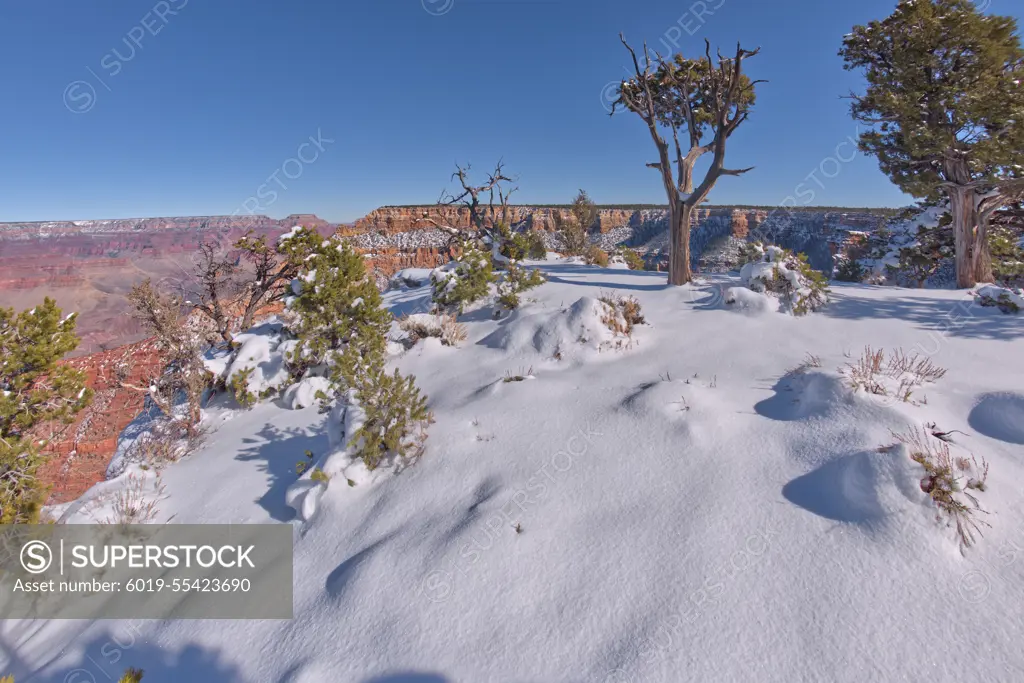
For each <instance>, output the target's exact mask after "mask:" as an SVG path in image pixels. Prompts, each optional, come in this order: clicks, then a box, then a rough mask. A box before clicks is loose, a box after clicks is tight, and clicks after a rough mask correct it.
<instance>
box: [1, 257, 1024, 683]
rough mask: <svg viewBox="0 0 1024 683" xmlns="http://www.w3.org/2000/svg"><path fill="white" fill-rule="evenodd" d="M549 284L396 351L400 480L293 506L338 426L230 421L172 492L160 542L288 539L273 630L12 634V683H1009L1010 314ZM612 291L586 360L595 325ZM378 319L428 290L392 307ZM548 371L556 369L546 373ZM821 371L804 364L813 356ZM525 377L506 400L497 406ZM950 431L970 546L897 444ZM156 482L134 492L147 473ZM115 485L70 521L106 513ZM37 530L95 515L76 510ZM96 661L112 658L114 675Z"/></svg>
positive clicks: (849, 299) (44, 626)
mask: <svg viewBox="0 0 1024 683" xmlns="http://www.w3.org/2000/svg"><path fill="white" fill-rule="evenodd" d="M533 265H538V266H539V267H541V268H542V269H543V270H545V271H546V272H547V275H548V278H549V282H548V283H546V284H544V285H542V286H541V287H539V288H537V289H535V290H532V291H531V292H529V295H528V297H527V298H528V300H527V301H526V302H525V303H524V304H523V306H522V307H521V308H520V309H519V310H517V311H515V312H514V313H512V314H511V315H509V316H506V317H503V318H501V319H499V320H494V319H493V317H492V315H491V314H492V309H491V308H490V307H489V306H483V307H480V308H478V309H476V310H473V311H470V312H468V313H467V314H466V315H465V316H463V321H464V322H465V324H466V327H467V330H468V339H467V340H466V341H465V342H463V343H462V344H461V345H460V346H459V347H456V348H453V347H447V346H441V345H440V344H439V343H438V342H437V340H435V339H427V340H423V341H420V342H418V343H417V344H416V345H415V346H413V347H412V348H411V349H409V350H406V351H403V352H401V353H397V352H396V353H395V354H394V355H393V356H392V358H391V361H390V362H391V363H393V364H394V366H396V367H398V368H400V369H401V370H402V371H403V372H406V373H412V374H414V375H415V376H416V378H417V383H418V384H419V386H420V387H421V388H422V389H423V391H424V392H425V393H426V394H427V395H428V396H429V397H430V408H431V409H432V410H433V412H434V415H435V418H436V423H435V424H434V425H432V427H431V429H430V436H429V438H428V440H427V442H426V443H427V447H426V451H425V453H424V454H423V456H422V457H421V458H420V459H419V460H418V461H417V462H416V463H415V464H414V465H413V466H411V467H408V468H406V469H404V470H403V471H402V472H401V473H398V474H396V473H394V472H391V471H386V470H377V471H375V472H373V473H363V475H364V476H361V477H359V478H358V483H357V485H356V486H354V487H350V486H347V485H345V481H344V479H343V478H340V477H338V476H335V478H334V479H332V480H331V482H330V484H329V486H328V487H327V489H326V491H325V492H324V494H323V496H322V498H321V500H320V501H319V505H318V507H317V509H316V511H315V514H312V515H301V516H300V515H296V511H295V510H293V509H292V508H291V507H290V505H289V504H288V498H287V493H288V491H289V487H292V486H293V485H294V484H295V482H296V480H297V479H298V478H299V477H298V475H297V474H296V462H297V461H299V460H301V459H302V458H303V453H304V451H305V450H307V449H309V450H311V451H313V452H314V453H315V454H321V453H323V452H324V451H326V450H327V449H328V447H329V436H328V432H330V430H331V425H330V424H328V423H329V421H330V419H331V418H330V416H329V415H325V414H321V413H319V412H318V411H317V409H316V408H315V407H311V408H306V409H302V410H289V409H288V408H287V407H285V405H284V403H283V402H282V401H281V400H279V399H275V400H268V401H265V402H263V403H261V404H260V405H258V406H256V407H255V408H253V409H252V410H242V409H240V408H238V407H237V406H233V405H229V404H227V403H221V404H217V405H214V406H212V407H211V408H210V409H209V410H208V411H207V414H206V416H205V420H206V424H207V426H208V428H209V430H210V433H209V436H208V439H207V441H206V443H205V445H204V446H203V448H202V450H201V451H199V452H197V453H195V454H193V455H192V456H190V457H188V458H187V459H185V460H182V461H180V462H178V463H175V464H173V465H171V466H169V467H167V468H166V470H164V472H163V475H162V479H163V483H164V485H165V487H166V488H165V489H164V493H163V498H162V499H161V500H160V501H159V503H158V507H159V511H160V512H159V516H158V518H157V520H156V521H161V520H166V519H169V518H172V517H173V519H174V521H175V522H176V523H190V522H202V523H257V522H259V523H275V524H289V525H292V526H293V527H294V539H295V541H294V542H295V555H294V576H295V580H294V619H292V620H290V621H264V622H246V621H208V622H195V621H192V622H190V621H143V622H127V621H95V622H76V621H67V622H42V621H40V622H25V621H20V622H15V621H4V622H2V625H0V673H6V672H11V673H13V674H14V675H15V677H16V680H17V681H18V683H37V682H38V683H59V682H64V683H85V682H89V681H93V682H94V681H105V680H113V679H114V678H116V676H114V674H115V672H116V673H117V674H119V673H120V672H121V671H123V670H124V668H125V667H127V666H136V667H141V668H143V669H144V670H145V680H146V683H171V682H174V683H180V682H181V681H218V682H220V683H242V682H252V683H268V682H272V683H320V682H322V681H328V680H329V681H346V682H348V681H352V682H355V683H371V682H372V683H385V682H389V683H399V682H406V683H479V682H481V681H503V682H518V683H527V682H533V683H540V682H546V683H554V682H556V681H557V682H567V683H568V682H580V683H583V682H588V683H625V682H632V681H636V682H640V681H655V682H657V681H665V682H673V683H674V682H677V681H681V680H694V681H787V682H798V681H808V682H811V681H815V682H817V681H830V682H837V683H838V682H845V681H849V682H851V683H853V682H855V681H856V682H858V683H859V682H862V681H886V682H888V681H921V680H927V681H933V682H935V681H940V682H945V681H949V682H950V683H952V682H954V681H962V680H992V681H1012V680H1024V653H1022V652H1021V649H1020V647H1019V642H1020V635H1021V633H1022V632H1024V613H1022V612H1021V610H1020V608H1019V606H1020V604H1021V601H1022V599H1024V557H1022V556H1021V555H1022V553H1024V488H1022V487H1021V485H1020V482H1021V481H1024V427H1022V425H1024V393H1022V389H1021V388H1022V387H1024V370H1022V367H1021V364H1020V350H1021V345H1022V340H1024V319H1022V318H1021V317H1020V316H1012V315H1003V314H1001V313H999V312H998V311H997V310H995V309H991V308H980V307H977V306H975V305H974V304H973V303H972V299H971V298H970V296H969V295H968V294H967V293H966V292H963V291H939V290H907V289H900V288H894V287H885V288H883V287H872V286H866V285H838V286H834V287H833V299H834V300H833V302H832V303H831V305H829V306H828V307H827V308H825V309H823V310H822V311H820V312H818V313H814V314H811V315H808V316H805V317H802V318H794V317H791V316H787V315H782V314H778V313H756V312H754V311H752V310H734V309H733V308H731V307H729V306H727V305H725V303H724V297H723V292H724V291H725V289H726V288H727V287H728V286H730V285H732V284H734V279H733V278H731V277H730V276H727V275H721V276H714V277H713V278H709V279H705V280H703V281H701V282H699V283H696V284H693V285H688V286H685V287H678V288H673V287H667V286H666V284H665V277H664V275H662V274H658V273H651V272H639V271H626V270H617V269H600V268H595V267H589V266H581V265H577V264H573V263H567V262H565V261H557V260H551V261H548V262H542V263H536V264H533ZM610 293H616V294H622V295H633V296H635V297H637V299H639V301H640V302H641V303H642V305H643V313H644V315H645V317H646V322H647V324H645V325H641V326H638V327H637V328H636V329H635V331H634V334H633V338H632V340H631V341H629V342H627V343H625V344H622V345H620V344H617V343H616V344H604V343H602V341H608V340H603V338H602V333H601V332H600V330H596V329H593V327H592V324H593V320H592V319H591V318H589V317H588V316H587V315H586V311H587V310H588V307H590V306H591V303H592V301H593V300H594V299H596V298H597V297H599V296H602V295H604V294H610ZM385 299H386V304H387V305H388V306H389V307H390V308H391V309H392V310H393V311H394V312H395V313H396V314H399V315H400V314H404V313H412V312H420V311H425V310H427V309H428V307H429V303H430V301H429V291H427V288H410V289H401V290H393V291H390V292H388V293H387V294H386V296H385ZM867 345H870V346H872V347H874V348H878V349H885V350H887V351H892V350H895V349H899V348H902V349H903V350H904V351H905V352H907V353H908V354H912V353H919V354H922V355H924V356H927V357H928V358H929V359H930V360H931V361H932V362H934V363H935V364H937V365H938V366H941V367H942V368H945V369H946V370H947V372H946V374H945V376H944V377H942V378H940V379H938V380H937V381H936V382H934V383H927V384H924V385H923V386H921V387H919V388H918V389H917V390H916V391H915V392H914V395H913V397H912V399H913V400H912V402H903V401H900V400H893V399H892V398H891V397H886V396H879V395H873V394H865V393H864V392H854V391H853V390H852V389H851V388H850V387H849V386H848V382H847V379H846V377H845V376H844V375H843V374H842V373H841V372H840V369H841V368H844V367H845V366H846V365H847V364H848V363H853V362H856V359H857V358H859V357H860V355H861V353H862V351H863V349H864V347H865V346H867ZM555 351H558V353H557V356H558V357H559V359H557V360H556V358H555V355H556V354H555V353H554V352H555ZM809 354H810V355H811V356H814V357H816V358H817V359H818V362H814V361H812V362H805V361H807V360H808V357H809V356H808V355H809ZM509 376H522V377H523V379H522V381H504V379H505V378H506V377H509ZM926 424H934V425H936V427H935V429H941V430H944V431H947V432H952V430H958V433H956V434H955V438H954V443H953V444H952V445H951V448H953V450H954V452H955V453H956V454H958V455H962V456H964V457H969V455H973V456H975V457H976V458H977V459H978V460H979V461H980V460H982V459H984V460H985V461H987V462H988V463H989V465H990V468H991V469H990V474H989V477H988V482H987V483H988V486H987V489H986V490H985V491H984V492H980V493H979V494H978V497H979V500H980V503H981V506H982V507H983V508H984V509H985V510H986V511H987V514H983V513H977V514H978V517H979V518H981V519H983V520H984V521H985V522H987V523H988V524H990V525H991V526H990V527H983V532H984V536H983V537H981V538H979V539H978V542H977V544H976V545H975V546H973V547H971V548H969V549H966V551H963V552H961V549H960V547H959V544H958V542H957V539H956V535H955V533H954V531H953V530H952V529H951V528H949V527H948V526H947V525H946V524H945V522H944V521H940V520H937V517H936V512H937V510H936V507H935V506H934V504H933V503H932V501H931V499H930V498H929V497H928V496H927V495H926V494H925V493H924V492H923V491H922V489H921V486H920V480H921V478H922V477H923V476H924V469H923V468H922V467H921V466H920V465H918V464H917V463H915V462H914V461H912V460H911V459H910V458H909V456H908V453H907V451H906V449H904V448H899V447H897V448H885V449H882V450H880V447H888V446H892V445H893V444H894V443H896V439H895V438H894V436H893V434H892V431H895V432H906V431H907V430H908V429H911V428H919V429H920V428H924V426H925V425H926ZM141 474H142V475H143V476H153V474H152V472H149V473H141ZM125 476H127V475H124V476H122V477H121V478H117V479H113V480H111V481H108V482H105V483H103V484H100V485H97V487H95V488H93V489H92V490H91V491H90V492H89V493H87V494H86V496H85V499H89V498H93V497H96V496H102V495H110V494H111V492H112V491H114V490H116V489H117V487H120V486H123V485H124V484H125ZM81 502H82V501H79V502H78V503H77V504H71V505H70V506H65V507H62V508H60V509H57V510H55V511H54V512H55V513H56V514H63V515H65V520H66V521H70V522H88V521H91V518H90V515H91V514H93V513H89V512H87V510H88V509H89V506H85V505H81ZM115 658H116V659H115Z"/></svg>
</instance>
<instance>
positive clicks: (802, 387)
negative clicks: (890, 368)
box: [754, 372, 851, 421]
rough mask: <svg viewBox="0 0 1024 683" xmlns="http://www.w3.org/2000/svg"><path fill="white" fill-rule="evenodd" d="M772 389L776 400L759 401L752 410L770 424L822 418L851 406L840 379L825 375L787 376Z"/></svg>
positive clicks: (822, 373) (835, 376) (844, 386)
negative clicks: (777, 421) (847, 405)
mask: <svg viewBox="0 0 1024 683" xmlns="http://www.w3.org/2000/svg"><path fill="white" fill-rule="evenodd" d="M772 388H773V390H774V391H775V396H773V397H771V398H768V399H765V400H764V401H761V402H760V403H758V404H757V405H755V406H754V410H755V411H756V412H757V413H758V414H759V415H762V416H764V417H767V418H770V419H773V420H781V421H791V420H805V419H808V418H816V417H823V416H825V415H829V414H831V413H834V412H836V411H837V410H838V409H839V408H840V407H841V406H843V405H846V404H849V403H850V402H851V394H850V391H849V389H848V388H847V387H846V385H845V384H844V383H843V379H842V378H841V377H839V376H837V375H832V374H829V373H827V372H793V373H789V374H787V375H785V376H783V377H782V378H781V379H780V380H779V381H778V382H777V383H776V384H775V386H774V387H772Z"/></svg>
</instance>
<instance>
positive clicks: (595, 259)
mask: <svg viewBox="0 0 1024 683" xmlns="http://www.w3.org/2000/svg"><path fill="white" fill-rule="evenodd" d="M583 258H584V260H586V262H587V263H588V264H589V265H591V266H600V267H602V268H604V267H606V266H607V265H608V252H606V251H605V250H604V249H602V248H600V247H598V246H596V245H590V246H589V247H587V250H586V251H585V252H583Z"/></svg>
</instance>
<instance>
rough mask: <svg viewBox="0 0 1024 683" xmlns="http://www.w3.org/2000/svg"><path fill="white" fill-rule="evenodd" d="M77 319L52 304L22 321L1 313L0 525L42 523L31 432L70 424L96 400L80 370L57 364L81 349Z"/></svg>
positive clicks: (38, 461)
mask: <svg viewBox="0 0 1024 683" xmlns="http://www.w3.org/2000/svg"><path fill="white" fill-rule="evenodd" d="M75 318H76V315H75V314H72V315H69V316H67V317H62V316H61V310H60V309H59V308H57V304H56V302H54V301H53V300H52V299H49V298H47V299H46V300H45V301H44V302H43V304H42V305H41V306H36V307H35V308H33V309H31V310H28V311H23V312H21V313H18V314H17V315H16V314H15V313H14V310H13V309H3V308H0V523H3V524H28V523H34V522H36V521H38V519H39V508H40V506H41V505H42V503H43V496H44V493H45V492H44V491H43V490H42V486H41V484H40V482H39V481H38V480H37V479H36V471H37V469H38V468H39V465H40V464H42V462H43V456H42V454H41V453H40V448H39V447H40V446H41V445H42V444H40V443H39V442H38V441H37V440H36V439H37V438H38V437H35V438H33V435H32V430H33V428H34V427H37V426H39V425H42V424H44V423H47V422H51V421H63V422H69V421H70V420H71V418H72V416H73V415H74V414H75V413H77V412H78V411H80V410H81V409H82V408H84V407H85V406H86V405H87V404H88V402H89V399H90V398H91V397H92V392H91V391H90V390H88V389H86V388H85V376H84V374H83V373H82V372H81V371H80V370H76V369H74V368H72V367H70V366H67V365H62V364H58V361H59V360H60V359H61V358H62V357H63V356H64V355H65V354H67V353H69V352H71V351H74V350H75V348H77V347H78V341H79V340H78V336H77V335H76V334H75Z"/></svg>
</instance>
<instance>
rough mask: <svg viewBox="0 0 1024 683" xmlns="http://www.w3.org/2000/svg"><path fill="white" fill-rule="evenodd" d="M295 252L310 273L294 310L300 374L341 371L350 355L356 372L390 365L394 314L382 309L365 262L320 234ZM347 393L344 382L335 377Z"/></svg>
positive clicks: (344, 245) (295, 355) (296, 360)
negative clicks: (387, 355) (343, 356)
mask: <svg viewBox="0 0 1024 683" xmlns="http://www.w3.org/2000/svg"><path fill="white" fill-rule="evenodd" d="M302 239H303V240H304V241H305V242H304V244H305V246H300V243H299V242H298V241H296V242H295V243H294V244H292V241H291V240H289V244H290V245H291V246H290V247H289V248H290V249H291V250H292V253H293V254H301V253H303V252H304V250H305V248H306V247H309V249H310V252H311V253H310V254H308V258H305V257H303V258H304V261H305V267H306V270H305V272H304V273H302V274H300V276H299V282H301V287H300V288H299V293H298V295H297V296H296V297H295V298H294V299H293V300H292V301H291V303H290V305H289V308H290V310H291V312H292V313H293V314H295V316H296V322H295V324H293V325H292V326H291V331H292V332H293V333H294V334H295V335H296V336H297V337H298V345H297V347H296V348H295V351H294V352H293V354H292V358H291V362H292V364H293V366H294V368H295V370H296V373H297V374H300V375H301V374H302V373H303V372H305V370H306V369H307V368H309V367H311V366H317V365H327V366H332V367H337V365H338V360H339V355H340V353H342V352H346V353H347V354H348V356H349V360H350V362H351V363H352V366H353V367H363V366H365V367H373V368H376V367H379V366H381V365H382V364H383V362H384V351H385V335H386V334H387V332H388V328H389V327H390V325H391V313H390V312H389V311H387V310H386V309H384V308H382V307H381V296H380V292H379V291H378V290H377V286H376V284H375V283H374V282H373V280H372V279H370V278H369V277H368V276H367V273H366V266H365V263H364V259H363V257H362V256H360V255H359V254H357V253H356V252H355V251H353V250H352V248H351V247H350V246H349V245H348V244H347V243H345V242H342V241H340V240H339V239H337V238H331V239H324V238H322V237H320V236H319V235H317V234H315V233H307V234H306V235H305V236H304V237H303V238H302ZM334 379H336V380H338V381H339V382H340V384H341V387H339V388H342V387H343V386H344V381H343V378H342V377H341V376H338V375H335V376H334Z"/></svg>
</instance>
